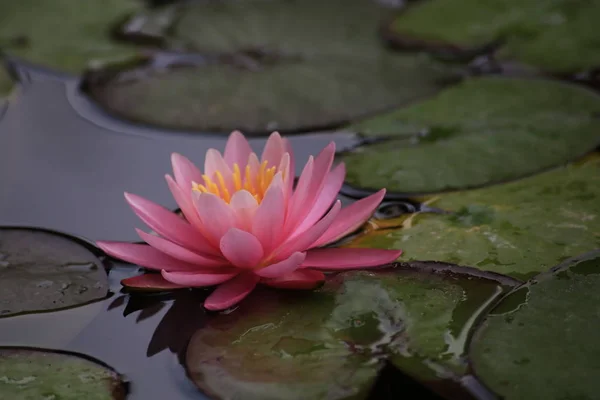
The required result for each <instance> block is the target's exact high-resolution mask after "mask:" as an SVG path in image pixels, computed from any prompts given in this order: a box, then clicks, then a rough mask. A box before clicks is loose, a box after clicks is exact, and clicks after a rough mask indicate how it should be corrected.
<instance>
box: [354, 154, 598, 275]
mask: <svg viewBox="0 0 600 400" xmlns="http://www.w3.org/2000/svg"><path fill="white" fill-rule="evenodd" d="M431 204H433V205H434V206H435V207H439V208H442V209H446V210H449V211H453V213H452V214H448V215H444V214H414V215H413V217H412V218H409V219H408V220H407V221H406V222H405V224H404V227H401V228H397V229H390V230H381V231H374V232H372V233H368V234H366V235H362V236H359V237H358V238H357V239H356V240H354V241H353V242H351V243H349V244H348V246H349V247H370V248H371V247H372V248H386V249H393V248H402V249H403V251H404V253H403V259H405V260H435V261H444V262H450V263H456V264H459V265H470V266H474V267H477V268H479V269H483V270H489V271H495V272H500V273H503V274H507V275H510V276H514V277H519V278H521V277H524V276H527V277H529V276H531V274H535V273H536V272H541V271H545V270H547V269H548V268H550V267H551V266H553V265H556V264H557V263H559V262H561V261H562V260H564V259H566V258H568V257H572V256H574V255H576V254H581V253H584V252H586V251H590V250H593V249H595V248H598V247H600V158H598V157H593V158H591V159H590V160H588V162H586V163H584V164H583V165H571V166H568V167H565V168H561V169H557V170H553V171H550V172H546V173H544V174H541V175H537V176H534V177H531V178H527V179H523V180H521V181H517V182H512V183H509V184H505V185H501V186H494V187H490V188H485V189H479V190H473V191H468V192H461V193H451V194H447V195H443V196H441V197H440V199H439V200H436V201H434V202H432V203H431Z"/></svg>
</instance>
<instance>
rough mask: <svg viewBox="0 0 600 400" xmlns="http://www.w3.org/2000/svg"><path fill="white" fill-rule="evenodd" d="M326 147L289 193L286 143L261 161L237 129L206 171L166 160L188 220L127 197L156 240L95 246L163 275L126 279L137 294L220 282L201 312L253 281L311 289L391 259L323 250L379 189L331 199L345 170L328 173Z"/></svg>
mask: <svg viewBox="0 0 600 400" xmlns="http://www.w3.org/2000/svg"><path fill="white" fill-rule="evenodd" d="M334 153H335V144H334V143H333V142H332V143H330V144H329V145H328V146H327V147H325V149H323V150H322V151H321V153H319V155H318V156H317V157H316V158H313V157H312V156H311V157H310V158H309V160H308V162H307V163H306V165H305V166H304V169H303V171H302V174H301V175H300V178H299V180H298V183H297V185H296V187H295V188H294V157H293V153H292V149H291V147H290V145H289V142H288V141H287V139H283V138H281V136H280V135H279V134H278V133H276V132H275V133H273V134H271V136H270V137H269V139H268V141H267V143H266V145H265V148H264V151H263V153H262V157H261V158H260V160H259V158H258V156H257V155H256V154H255V153H253V152H252V150H251V148H250V145H249V144H248V141H247V140H246V139H245V138H244V136H243V135H242V134H241V133H240V132H237V131H236V132H233V133H232V134H231V135H230V136H229V139H228V141H227V145H226V147H225V153H224V155H223V156H222V155H221V153H220V152H218V151H217V150H215V149H210V150H208V152H207V153H206V160H205V164H204V173H202V172H200V170H199V169H198V168H196V167H195V166H194V164H192V162H191V161H190V160H188V159H187V158H185V157H184V156H182V155H180V154H173V156H172V163H173V172H174V175H175V178H174V179H173V178H172V177H171V176H170V175H167V176H166V179H167V183H168V185H169V188H170V189H171V192H172V194H173V197H174V198H175V201H176V202H177V204H178V205H179V207H180V208H181V211H182V213H183V215H184V216H185V219H183V218H181V217H180V216H178V215H177V214H175V213H173V212H171V211H169V210H168V209H166V208H164V207H162V206H160V205H158V204H155V203H153V202H151V201H149V200H146V199H144V198H142V197H139V196H136V195H133V194H129V193H125V198H126V200H127V202H128V203H129V205H130V206H131V207H132V208H133V211H134V212H135V213H136V214H137V215H138V216H139V217H140V218H141V219H142V221H144V222H145V223H146V224H147V225H148V226H149V227H150V228H151V229H152V230H154V232H155V233H156V234H149V233H146V232H143V231H141V230H138V234H139V235H140V237H141V238H142V240H144V241H145V242H146V243H147V245H146V244H134V243H122V242H106V241H102V242H98V246H99V247H100V248H102V249H103V250H104V251H105V252H106V253H107V254H109V255H111V256H113V257H116V258H119V259H122V260H125V261H127V262H130V263H133V264H137V265H140V266H143V267H145V268H148V269H152V270H157V271H160V275H159V274H144V275H139V276H136V277H133V278H128V279H125V280H123V282H122V283H123V285H125V286H131V287H138V288H144V287H146V288H152V287H158V288H180V287H204V286H213V285H218V287H217V288H216V289H215V290H214V291H213V292H212V293H211V294H210V295H209V296H208V298H207V299H206V301H205V303H204V305H205V307H206V308H207V309H209V310H223V309H226V308H229V307H231V306H233V305H235V304H236V303H238V302H239V301H241V300H242V299H243V298H244V297H246V296H247V295H248V294H249V293H250V292H251V291H252V290H253V289H254V288H255V287H256V285H257V284H258V283H260V284H264V285H268V286H273V287H276V288H288V289H311V288H314V287H316V286H318V285H319V284H321V283H322V282H323V281H324V280H325V275H324V274H323V272H322V271H340V270H349V269H357V268H366V267H374V266H379V265H382V264H386V263H389V262H392V261H394V260H396V259H397V258H398V257H399V256H400V253H401V252H400V251H396V250H379V249H346V248H322V247H323V246H325V245H327V244H330V243H332V242H335V241H336V240H338V239H340V238H341V237H343V236H345V235H347V234H349V233H351V232H353V231H354V230H356V229H357V228H358V227H360V226H361V225H362V224H363V223H364V222H365V221H366V220H367V219H368V218H369V217H370V216H371V214H372V213H373V211H374V210H375V208H376V207H377V206H378V205H379V203H380V202H381V200H382V199H383V196H384V194H385V190H381V191H379V192H377V193H375V194H373V195H371V196H369V197H366V198H364V199H362V200H359V201H357V202H355V203H353V204H352V205H350V206H348V207H346V208H344V209H341V203H340V201H339V200H337V201H336V197H337V194H338V192H339V190H340V188H341V186H342V183H343V181H344V176H345V174H346V170H345V167H344V164H339V165H337V166H336V167H335V168H333V169H331V168H332V164H333V158H334Z"/></svg>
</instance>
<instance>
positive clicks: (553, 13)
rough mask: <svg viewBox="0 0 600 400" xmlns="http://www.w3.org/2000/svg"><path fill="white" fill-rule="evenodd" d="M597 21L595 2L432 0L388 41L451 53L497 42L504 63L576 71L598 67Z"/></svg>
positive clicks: (408, 14) (393, 27)
mask: <svg viewBox="0 0 600 400" xmlns="http://www.w3.org/2000/svg"><path fill="white" fill-rule="evenodd" d="M598 19H600V3H598V2H597V1H572V0H552V1H548V0H503V1H497V0H467V1H464V0H432V1H427V2H422V3H420V4H417V5H415V6H414V7H410V8H409V9H408V10H406V11H405V12H404V13H402V14H400V15H399V16H398V17H397V18H396V19H395V20H394V21H393V22H392V23H391V24H390V26H389V27H388V38H389V39H390V40H391V41H392V43H395V44H396V45H398V46H400V47H421V48H429V49H432V50H434V51H435V50H437V51H444V52H450V53H452V52H454V53H456V52H458V53H461V52H463V53H464V52H467V53H468V52H472V50H477V49H481V48H485V47H486V45H488V44H490V43H493V42H497V41H498V42H500V44H499V46H500V49H499V56H500V57H501V58H503V59H515V60H518V61H521V62H524V63H527V64H529V65H533V66H536V67H538V68H540V69H542V70H545V71H551V72H557V73H573V72H579V71H584V70H589V69H593V68H596V67H599V66H600V40H599V39H598V32H597V29H596V26H595V22H596V21H598Z"/></svg>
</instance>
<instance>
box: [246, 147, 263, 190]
mask: <svg viewBox="0 0 600 400" xmlns="http://www.w3.org/2000/svg"><path fill="white" fill-rule="evenodd" d="M248 166H249V167H250V184H251V185H252V186H253V187H254V188H256V186H257V176H258V170H259V169H260V161H258V157H257V156H256V153H250V155H249V156H248ZM241 172H242V175H244V177H243V180H244V184H245V183H246V181H247V179H246V172H245V171H241Z"/></svg>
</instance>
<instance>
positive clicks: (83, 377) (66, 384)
mask: <svg viewBox="0 0 600 400" xmlns="http://www.w3.org/2000/svg"><path fill="white" fill-rule="evenodd" d="M125 395H126V393H125V388H124V385H123V382H122V381H121V378H120V376H119V374H117V373H116V372H114V371H113V370H111V369H110V368H108V367H106V366H103V365H101V364H99V363H96V362H93V361H91V360H89V359H87V358H83V357H79V356H77V355H75V354H70V353H65V352H53V351H50V350H41V349H34V348H13V347H4V348H2V347H0V398H2V399H7V400H8V399H10V400H33V399H36V400H37V399H39V400H42V399H47V400H50V399H56V400H58V399H60V400H80V399H86V400H88V399H89V400H122V399H125Z"/></svg>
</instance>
